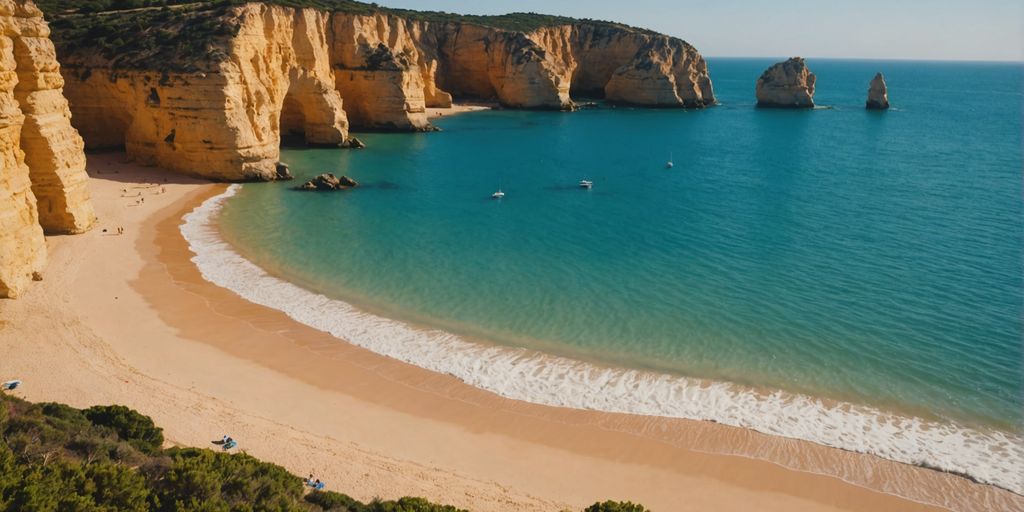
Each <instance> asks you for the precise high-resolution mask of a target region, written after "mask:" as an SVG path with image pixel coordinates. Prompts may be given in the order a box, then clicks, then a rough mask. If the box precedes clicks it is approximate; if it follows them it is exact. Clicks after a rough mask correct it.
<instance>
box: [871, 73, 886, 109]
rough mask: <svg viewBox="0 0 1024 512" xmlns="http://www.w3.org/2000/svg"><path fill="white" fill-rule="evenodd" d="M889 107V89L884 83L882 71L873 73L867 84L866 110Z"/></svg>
mask: <svg viewBox="0 0 1024 512" xmlns="http://www.w3.org/2000/svg"><path fill="white" fill-rule="evenodd" d="M887 108H889V89H888V87H886V85H885V77H884V76H882V73H878V74H876V75H875V78H874V79H872V80H871V85H869V86H868V101H867V109H868V110H885V109H887Z"/></svg>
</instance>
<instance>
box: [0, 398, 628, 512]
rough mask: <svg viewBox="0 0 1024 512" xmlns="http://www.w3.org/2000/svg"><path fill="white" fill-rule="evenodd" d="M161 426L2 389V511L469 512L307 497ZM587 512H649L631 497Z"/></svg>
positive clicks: (269, 472)
mask: <svg viewBox="0 0 1024 512" xmlns="http://www.w3.org/2000/svg"><path fill="white" fill-rule="evenodd" d="M162 443H163V432H162V430H161V429H160V428H159V427H157V426H156V425H154V424H153V421H152V420H151V419H150V418H149V417H148V416H144V415H142V414H140V413H138V412H136V411H133V410H131V409H129V408H127V407H124V406H119V405H111V406H96V407H90V408H89V409H86V410H84V411H80V410H78V409H75V408H73V407H69V406H67V405H63V404H56V403H45V404H32V403H29V402H26V401H24V400H21V399H18V398H15V397H11V396H9V395H5V394H3V393H0V511H4V510H12V511H13V510H26V511H28V510H32V511H39V512H64V511H68V512H114V511H117V512H122V511H123V512H144V511H146V512H270V511H274V512H316V511H330V512H465V511H463V510H460V509H458V508H455V507H452V506H450V505H439V504H436V503H431V502H429V501H427V500H425V499H423V498H410V497H406V498H401V499H399V500H397V501H380V500H374V501H373V502H372V503H370V504H364V503H361V502H359V501H358V500H355V499H353V498H351V497H349V496H346V495H344V494H341V493H336V492H329V491H327V492H324V491H314V492H311V493H309V494H308V495H306V496H303V491H304V490H305V487H304V484H303V481H302V479H300V478H299V477H297V476H295V475H292V474H291V473H288V472H287V471H286V470H285V469H284V468H282V467H281V466H278V465H276V464H271V463H268V462H262V461H260V460H258V459H256V458H254V457H251V456H249V455H246V454H229V453H226V452H219V451H217V452H215V451H212V450H207V449H199V448H170V449H167V450H161V449H160V445H161V444H162ZM587 512H645V509H644V508H643V507H641V506H639V505H633V504H632V503H614V502H605V503H603V504H595V505H594V506H592V507H590V508H588V509H587Z"/></svg>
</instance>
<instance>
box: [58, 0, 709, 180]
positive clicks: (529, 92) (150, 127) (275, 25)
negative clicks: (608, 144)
mask: <svg viewBox="0 0 1024 512" xmlns="http://www.w3.org/2000/svg"><path fill="white" fill-rule="evenodd" d="M220 19H221V20H224V21H225V22H226V23H227V24H228V25H231V26H233V27H237V33H236V34H233V35H231V36H229V37H227V38H226V39H225V40H224V41H223V42H218V41H217V40H215V39H214V38H211V44H216V45H217V47H216V48H214V50H216V52H213V53H216V54H217V55H219V56H220V57H218V58H217V59H214V60H212V61H210V62H208V63H206V64H204V65H203V66H201V67H200V69H198V70H196V69H193V70H191V71H189V72H184V71H177V72H174V71H170V72H160V71H156V70H151V69H140V68H139V67H134V68H133V67H131V66H125V65H124V64H123V63H119V62H116V61H117V60H118V59H117V57H113V58H112V60H111V59H107V60H106V61H105V60H104V58H99V57H97V53H96V52H92V53H89V52H88V51H83V50H82V49H81V48H64V49H63V50H64V53H65V55H62V58H64V59H65V62H64V76H65V79H66V85H65V92H66V95H67V96H68V98H69V100H70V101H71V108H72V110H73V111H74V112H75V117H74V122H75V126H76V127H77V128H78V129H79V131H80V132H81V133H82V135H83V137H84V138H85V141H86V145H87V146H88V147H90V148H100V147H110V146H121V145H123V146H124V147H125V149H126V151H127V153H128V154H129V155H130V156H132V157H134V158H135V159H137V160H139V161H141V162H143V163H147V164H152V165H157V166H161V167H165V168H169V169H173V170H177V171H180V172H185V173H189V174H196V175H200V176H206V177H210V178H214V179H221V180H230V181H236V180H253V179H260V180H265V179H273V178H274V177H275V174H274V169H275V163H276V162H277V160H278V158H279V149H278V148H279V147H280V141H281V137H282V135H294V136H304V137H305V140H306V141H307V142H308V143H314V144H330V145H335V144H342V143H344V142H345V141H346V139H347V135H348V123H349V121H351V123H352V126H353V127H355V128H358V129H369V130H389V131H424V130H430V129H431V126H430V123H429V121H428V119H427V116H426V109H427V107H446V106H450V105H451V102H452V97H453V96H454V97H459V98H467V99H477V100H485V101H494V102H497V103H500V104H501V105H503V106H505V107H509V108H529V109H558V110H571V109H573V108H574V107H575V105H574V103H573V101H572V100H571V99H570V97H571V94H582V95H586V96H603V97H605V98H607V99H608V100H610V101H614V102H620V103H629V104H636V105H642V106H656V107H703V106H706V105H711V104H713V103H714V101H715V100H714V93H713V91H712V88H711V80H710V78H709V77H708V74H707V66H706V64H705V62H704V60H703V58H702V57H701V56H700V54H699V53H697V51H696V50H695V49H694V48H693V47H692V46H690V45H689V44H687V43H686V42H684V41H681V40H679V39H674V38H670V37H668V36H663V35H657V34H654V33H650V32H644V31H640V30H636V29H629V28H625V27H619V26H611V25H594V24H587V23H577V24H571V25H563V26H552V27H542V28H538V29H536V30H533V31H531V32H517V31H510V30H503V29H498V28H492V27H484V26H479V25H474V24H470V23H462V22H437V21H424V20H420V19H410V18H404V17H401V16H398V15H395V14H392V13H387V12H380V13H376V14H351V13H344V12H336V13H326V12H322V11H316V10H313V9H293V8H288V7H279V6H268V5H265V4H260V3H250V4H246V5H243V6H240V7H234V8H231V9H230V10H228V11H227V13H226V14H223V15H222V18H220ZM213 53H211V54H213ZM143 67H144V66H143ZM150 67H153V66H150Z"/></svg>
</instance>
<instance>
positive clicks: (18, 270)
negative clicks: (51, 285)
mask: <svg viewBox="0 0 1024 512" xmlns="http://www.w3.org/2000/svg"><path fill="white" fill-rule="evenodd" d="M0 32H2V35H0V165H2V167H0V297H15V296H17V295H18V294H19V293H21V292H22V291H23V290H24V288H25V286H26V285H27V284H28V282H29V281H31V280H32V279H33V277H35V276H38V275H39V273H40V272H41V271H42V270H43V265H44V264H45V262H46V245H45V241H44V239H43V232H44V230H45V231H46V232H47V233H79V232H82V231H85V230H86V229H88V228H89V227H90V226H92V224H93V223H94V222H95V215H94V214H93V210H92V205H91V203H90V201H89V190H88V187H87V181H88V176H87V175H86V173H85V153H83V151H82V146H83V144H82V138H81V137H80V136H79V135H78V133H77V132H76V131H75V130H74V128H72V127H71V123H70V117H71V114H70V111H69V110H68V103H67V101H66V100H65V99H64V97H63V96H62V94H61V86H62V85H63V83H62V80H61V76H60V70H59V66H58V64H57V59H56V54H55V52H54V48H53V44H52V43H51V42H50V40H49V39H48V35H49V29H48V28H47V26H46V23H45V22H44V21H43V18H42V13H41V12H40V11H39V10H38V9H37V8H36V7H35V5H33V4H32V3H31V2H27V1H24V0H20V1H14V0H0Z"/></svg>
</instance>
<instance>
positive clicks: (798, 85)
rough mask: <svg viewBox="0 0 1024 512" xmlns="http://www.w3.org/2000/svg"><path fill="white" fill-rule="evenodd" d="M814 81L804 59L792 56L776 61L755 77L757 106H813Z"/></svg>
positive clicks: (812, 74)
mask: <svg viewBox="0 0 1024 512" xmlns="http://www.w3.org/2000/svg"><path fill="white" fill-rule="evenodd" d="M814 82H815V76H814V73H811V70H810V69H808V68H807V64H806V63H805V62H804V59H802V58H800V57H793V58H791V59H789V60H787V61H785V62H779V63H776V64H774V65H772V66H771V67H769V68H768V69H766V70H765V71H764V73H762V74H761V78H758V79H757V90H756V92H757V106H759V107H771V108H813V107H814Z"/></svg>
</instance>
